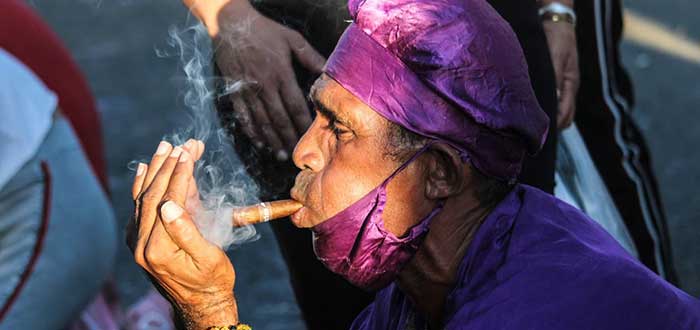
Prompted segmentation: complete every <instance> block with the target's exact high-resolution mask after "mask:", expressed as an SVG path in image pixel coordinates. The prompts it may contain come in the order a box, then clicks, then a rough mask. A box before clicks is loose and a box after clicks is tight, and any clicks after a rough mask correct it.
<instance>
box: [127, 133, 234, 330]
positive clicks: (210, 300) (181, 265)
mask: <svg viewBox="0 0 700 330" xmlns="http://www.w3.org/2000/svg"><path fill="white" fill-rule="evenodd" d="M203 151H204V144H203V143H201V142H199V141H195V140H190V141H188V143H187V144H185V145H183V146H179V147H175V148H173V147H172V146H171V145H170V144H168V143H167V142H161V144H160V145H159V146H158V150H157V151H156V153H155V155H153V158H152V160H151V163H150V164H149V165H145V164H139V169H138V171H137V175H136V177H135V178H134V184H133V187H132V193H133V198H134V203H135V212H134V219H133V223H131V224H130V227H131V228H130V229H131V230H128V231H129V232H128V233H127V235H128V237H129V239H128V244H129V247H130V248H131V249H132V251H133V253H134V258H135V259H136V263H138V264H139V265H140V266H141V267H142V268H143V269H144V270H146V272H148V274H149V275H150V277H151V280H152V281H153V282H154V284H155V285H156V286H157V287H158V288H159V291H160V292H161V293H162V294H163V295H165V296H166V298H168V300H170V302H172V303H173V305H174V307H175V309H176V311H177V312H178V313H179V315H180V317H181V318H182V320H183V322H184V323H185V326H186V327H187V329H196V330H200V329H206V328H207V327H209V326H226V325H235V324H237V323H238V309H237V307H236V301H235V299H234V296H233V286H234V282H235V277H236V275H235V271H234V269H233V265H232V264H231V262H230V260H229V259H228V257H227V256H226V254H225V253H224V252H223V251H222V250H221V249H220V248H219V247H217V246H215V245H213V244H211V243H209V242H207V241H206V240H205V239H204V237H202V235H201V234H200V232H199V231H198V230H197V227H196V226H195V223H194V222H193V220H192V217H191V215H190V212H188V210H186V208H187V209H189V208H190V206H189V205H188V204H191V203H192V202H191V200H192V199H193V198H194V196H192V194H193V191H194V192H195V193H196V189H195V190H192V189H191V186H192V185H193V184H194V179H193V169H194V161H196V160H197V159H199V157H200V156H201V155H202V153H203ZM188 195H189V196H188Z"/></svg>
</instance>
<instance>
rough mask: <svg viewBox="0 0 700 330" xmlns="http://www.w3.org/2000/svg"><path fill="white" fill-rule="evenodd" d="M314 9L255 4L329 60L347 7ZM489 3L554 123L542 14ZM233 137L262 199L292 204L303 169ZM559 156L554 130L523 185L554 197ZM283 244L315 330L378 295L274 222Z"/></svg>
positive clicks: (496, 0) (224, 110)
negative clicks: (513, 38)
mask: <svg viewBox="0 0 700 330" xmlns="http://www.w3.org/2000/svg"><path fill="white" fill-rule="evenodd" d="M331 2H337V3H329V4H316V5H314V6H312V7H311V8H306V9H304V10H302V9H301V8H299V7H293V6H286V7H285V6H284V5H283V6H270V5H265V4H264V1H263V3H260V2H257V3H256V6H257V7H258V10H259V11H261V12H262V13H263V14H265V15H266V16H268V17H270V18H273V19H275V20H276V21H278V22H281V23H283V24H285V25H287V26H290V27H292V28H294V29H296V30H297V31H299V32H301V33H302V34H303V35H305V36H306V38H307V40H308V41H309V42H310V43H311V44H312V45H313V46H314V47H315V48H316V49H317V50H318V51H319V52H320V53H321V54H323V55H324V56H326V57H327V56H328V55H330V53H331V52H332V50H333V49H334V47H335V43H336V41H337V39H338V38H339V37H340V34H342V32H343V31H344V29H345V27H346V25H347V23H346V22H345V20H347V19H348V14H347V9H346V8H345V7H344V5H339V4H340V3H342V4H344V1H331ZM491 4H492V5H493V6H494V7H495V8H496V9H497V10H498V11H499V12H500V13H501V15H502V16H503V17H504V18H505V19H506V20H507V21H508V22H510V23H511V25H512V27H513V29H514V30H515V32H516V34H517V35H518V38H519V39H520V42H521V44H522V46H523V48H524V51H525V55H526V58H527V61H528V65H529V71H530V76H531V78H532V83H533V88H534V90H535V93H536V94H537V98H538V100H539V102H540V104H541V106H542V108H543V109H544V110H545V112H546V113H547V114H548V115H549V116H550V118H552V122H553V123H555V122H556V120H554V119H555V118H556V117H555V116H556V108H557V100H556V92H555V81H554V71H553V68H552V65H551V60H550V57H549V50H548V48H547V42H546V39H545V36H544V32H543V30H542V26H541V24H540V22H539V19H538V17H537V13H536V4H535V1H534V0H526V1H522V0H518V1H515V0H492V1H491ZM295 69H296V70H295V71H296V74H297V79H298V81H299V83H300V85H301V86H302V88H304V89H305V90H306V91H307V92H308V88H309V87H310V85H311V84H312V83H313V80H315V79H316V78H317V77H314V76H311V75H309V74H308V73H307V72H306V71H304V70H303V69H301V68H300V67H299V66H296V68H295ZM218 108H219V112H220V113H221V114H222V116H223V117H224V120H231V118H230V116H228V114H230V113H231V110H230V109H231V104H230V103H229V102H227V100H223V99H222V100H220V104H219V105H218ZM235 127H236V126H235V125H234V129H233V132H232V134H233V135H234V139H235V147H236V151H237V152H238V154H239V156H240V157H241V159H242V161H243V162H244V164H245V165H246V167H247V169H248V171H249V173H250V174H251V176H252V177H253V178H254V179H255V180H256V181H257V183H258V184H259V185H260V188H261V191H262V196H261V198H262V199H263V200H268V199H274V198H288V196H289V189H290V188H291V186H292V185H293V183H294V176H295V175H296V173H297V172H298V170H297V169H296V168H295V167H294V165H293V164H292V162H291V161H289V162H282V163H281V162H277V161H275V160H274V157H273V156H272V155H271V154H269V153H267V152H261V151H258V150H255V149H254V148H253V147H252V146H251V144H250V141H249V140H248V139H247V138H246V137H245V136H244V135H243V134H242V132H240V131H239V130H238V129H236V128H235ZM555 157H556V130H555V128H554V127H551V128H550V132H549V135H548V140H547V143H546V145H545V147H544V150H542V151H541V152H540V153H539V154H538V155H537V156H536V157H535V158H532V159H529V160H528V161H527V162H526V164H525V167H524V171H523V174H522V175H521V181H523V182H525V183H527V184H530V185H533V186H536V187H539V188H540V189H542V190H544V191H548V192H550V193H551V192H552V191H553V189H554V165H555ZM271 225H272V228H273V230H274V233H275V235H276V237H277V240H278V242H279V246H280V249H281V253H282V256H283V257H284V259H285V261H286V263H287V267H288V268H289V273H290V278H291V282H292V287H293V288H294V292H295V295H296V299H297V302H298V303H299V306H300V308H301V312H302V314H303V317H304V319H305V320H306V323H307V325H308V328H309V329H314V330H315V329H323V330H328V329H347V328H349V326H350V324H351V323H352V321H353V320H354V318H355V316H356V315H357V314H359V313H360V311H361V310H362V309H363V308H364V307H365V306H367V305H368V304H369V302H370V301H371V300H372V297H373V295H372V294H371V293H367V292H363V291H362V290H360V289H357V288H355V287H353V286H351V285H350V284H348V283H347V282H346V281H345V280H343V279H342V278H341V277H339V276H338V275H336V274H333V273H332V272H330V271H328V270H327V269H325V268H324V266H323V265H322V264H321V263H320V262H319V261H318V260H317V259H316V257H315V256H314V253H313V250H312V245H311V233H310V231H308V230H304V229H298V228H296V227H294V226H293V225H292V224H291V223H290V222H289V221H276V222H272V223H271Z"/></svg>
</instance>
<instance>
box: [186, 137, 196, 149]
mask: <svg viewBox="0 0 700 330" xmlns="http://www.w3.org/2000/svg"><path fill="white" fill-rule="evenodd" d="M195 143H196V142H195V141H194V140H193V139H189V140H187V142H185V147H187V149H188V150H192V148H194V144H195Z"/></svg>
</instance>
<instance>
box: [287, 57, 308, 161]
mask: <svg viewBox="0 0 700 330" xmlns="http://www.w3.org/2000/svg"><path fill="white" fill-rule="evenodd" d="M282 71H283V73H282V75H283V77H284V78H283V79H282V81H283V83H282V86H281V87H280V95H281V96H282V100H283V101H284V104H285V106H286V108H287V112H288V113H289V117H291V118H292V122H293V123H294V126H295V127H296V130H297V132H299V137H301V136H302V135H304V133H305V132H306V129H307V128H309V126H310V125H311V113H310V112H309V107H308V105H307V104H306V99H305V98H304V93H303V92H302V91H301V88H300V87H299V84H298V83H297V78H296V75H295V74H294V71H292V70H291V68H289V69H283V70H282ZM297 140H298V139H297ZM297 142H298V141H297ZM293 149H294V148H292V150H293Z"/></svg>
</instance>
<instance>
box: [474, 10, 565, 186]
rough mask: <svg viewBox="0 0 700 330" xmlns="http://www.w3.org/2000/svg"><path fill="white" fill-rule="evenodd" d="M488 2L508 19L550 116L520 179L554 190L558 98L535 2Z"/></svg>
mask: <svg viewBox="0 0 700 330" xmlns="http://www.w3.org/2000/svg"><path fill="white" fill-rule="evenodd" d="M488 2H489V3H490V4H491V6H493V7H494V8H495V9H496V10H497V11H498V13H499V14H501V16H502V17H503V18H504V19H505V20H506V21H508V23H509V24H510V25H511V27H512V28H513V31H515V34H516V35H517V36H518V40H519V41H520V46H521V47H522V48H523V52H524V53H525V59H526V60H527V65H528V69H529V73H530V80H531V81H532V88H533V90H534V91H535V95H536V96H537V100H538V101H539V103H540V107H542V110H544V112H545V113H546V114H547V116H549V119H550V125H549V132H548V133H547V141H546V142H545V144H544V146H543V148H542V150H541V151H540V152H539V153H538V154H537V155H536V156H534V157H532V158H529V159H527V160H526V161H525V164H524V166H523V171H522V174H521V175H520V181H521V182H522V183H525V184H528V185H531V186H534V187H537V188H539V189H541V190H543V191H545V192H548V193H550V194H551V193H553V192H554V167H555V164H556V156H557V135H558V132H557V127H556V123H557V109H558V102H557V92H556V81H555V78H554V67H553V66H552V60H551V57H550V54H549V47H548V45H547V38H546V36H545V34H544V30H543V29H542V23H541V21H540V18H539V16H538V14H537V3H536V2H535V1H534V0H521V1H513V0H489V1H488Z"/></svg>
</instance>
